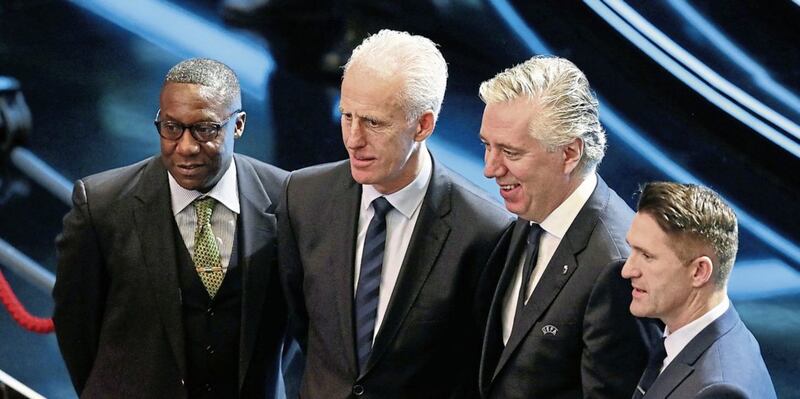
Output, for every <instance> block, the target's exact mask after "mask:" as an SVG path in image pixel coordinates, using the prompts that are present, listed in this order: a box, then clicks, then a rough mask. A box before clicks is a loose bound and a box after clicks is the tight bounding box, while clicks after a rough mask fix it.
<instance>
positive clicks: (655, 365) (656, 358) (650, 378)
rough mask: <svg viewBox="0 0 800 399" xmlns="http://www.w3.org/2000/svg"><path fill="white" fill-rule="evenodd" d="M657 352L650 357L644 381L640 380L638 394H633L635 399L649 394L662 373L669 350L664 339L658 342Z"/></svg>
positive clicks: (637, 388) (643, 376)
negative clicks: (649, 390) (648, 391)
mask: <svg viewBox="0 0 800 399" xmlns="http://www.w3.org/2000/svg"><path fill="white" fill-rule="evenodd" d="M656 345H657V346H656V347H655V350H654V351H653V353H652V354H651V355H650V360H649V361H648V362H647V368H646V369H645V370H644V374H642V379H641V380H639V385H638V386H637V387H636V392H634V394H633V399H640V398H642V397H643V396H644V394H645V393H647V390H648V389H650V387H651V386H652V385H653V383H654V382H655V381H656V378H658V374H659V373H661V365H663V364H664V358H666V357H667V349H666V348H665V347H664V338H663V337H662V338H661V340H659V341H658V343H657V344H656Z"/></svg>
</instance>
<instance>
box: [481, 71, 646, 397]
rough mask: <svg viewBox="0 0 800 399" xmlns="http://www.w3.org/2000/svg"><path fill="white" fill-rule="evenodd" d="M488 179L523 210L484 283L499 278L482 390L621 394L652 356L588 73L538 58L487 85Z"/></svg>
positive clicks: (626, 218) (628, 214)
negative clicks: (632, 286) (628, 268)
mask: <svg viewBox="0 0 800 399" xmlns="http://www.w3.org/2000/svg"><path fill="white" fill-rule="evenodd" d="M480 96H481V99H482V100H483V101H484V102H485V103H486V108H485V110H484V113H483V120H482V123H481V131H480V137H481V141H482V142H483V144H484V147H485V155H484V159H485V162H486V167H485V170H484V174H485V175H486V177H488V178H494V179H495V180H496V182H497V184H498V188H499V191H500V195H501V196H502V197H503V200H504V202H505V205H506V208H507V209H508V210H509V211H511V212H513V213H514V214H516V215H517V216H518V219H517V222H516V223H515V224H514V225H513V226H512V227H511V228H509V230H508V231H507V233H506V234H505V235H504V236H503V238H502V240H501V241H500V243H499V244H498V246H497V248H496V250H495V252H494V255H493V256H492V259H491V260H490V265H489V266H488V269H489V270H490V271H491V272H492V273H493V274H492V278H487V279H486V280H485V281H484V282H483V283H484V284H489V285H492V286H494V285H496V290H495V291H494V297H493V299H492V301H491V308H490V311H489V316H488V323H487V326H486V333H485V337H484V342H483V353H482V360H481V369H480V389H481V394H482V396H483V397H486V398H504V399H505V398H583V397H586V398H620V397H625V396H628V395H630V392H631V390H632V389H633V388H634V387H635V386H636V381H637V379H638V378H639V371H640V370H642V369H643V368H644V365H645V361H646V345H645V342H644V340H643V337H642V336H641V335H640V326H639V325H638V322H637V321H636V320H635V319H634V318H633V317H632V316H631V315H630V314H629V313H628V312H627V309H626V307H627V295H628V291H629V290H628V288H627V287H626V283H625V280H623V279H622V278H621V277H620V275H619V271H620V267H621V266H616V267H615V266H614V262H615V261H619V260H621V259H624V258H625V257H626V256H627V255H628V251H629V249H628V246H627V245H626V244H625V232H626V231H627V229H628V226H629V225H630V221H631V218H632V216H633V212H632V211H631V209H630V208H629V207H628V206H627V205H626V204H625V202H624V201H623V200H622V199H621V198H620V197H619V196H617V194H616V193H615V192H614V191H613V190H611V189H610V188H609V187H608V186H607V185H606V183H605V182H604V181H603V179H602V178H600V177H599V176H598V175H597V173H596V168H597V165H598V164H599V163H600V161H601V160H602V158H603V155H604V152H605V144H606V138H605V132H604V130H603V127H602V126H601V125H600V121H599V118H598V112H599V111H598V103H597V99H596V98H595V96H594V94H593V93H592V91H591V89H590V87H589V83H588V81H587V80H586V77H585V76H584V75H583V73H582V72H581V71H580V70H579V69H578V68H577V67H576V66H575V65H574V64H572V63H571V62H569V61H568V60H566V59H563V58H558V57H542V56H537V57H534V58H532V59H530V60H528V61H526V62H524V63H522V64H519V65H517V66H515V67H513V68H510V69H507V70H505V71H504V72H501V73H499V74H498V75H496V76H495V77H494V78H492V79H490V80H488V81H486V82H484V83H483V84H481V87H480Z"/></svg>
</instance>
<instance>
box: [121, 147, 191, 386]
mask: <svg viewBox="0 0 800 399" xmlns="http://www.w3.org/2000/svg"><path fill="white" fill-rule="evenodd" d="M134 197H135V198H136V199H137V200H138V203H137V204H136V206H135V207H134V211H133V213H134V220H135V223H136V225H135V226H134V229H135V230H136V232H137V233H138V234H139V242H140V243H141V245H142V249H141V250H142V255H143V257H144V260H145V262H144V264H145V269H146V271H147V275H148V278H149V280H150V287H151V289H152V290H153V297H154V298H155V299H156V305H157V307H158V311H159V313H160V316H161V321H162V323H163V324H164V331H166V333H167V339H168V340H169V343H170V346H171V347H172V351H173V354H174V355H175V360H176V362H177V364H178V370H179V371H180V375H181V376H183V377H185V376H186V349H185V346H184V345H185V343H184V333H183V318H182V313H181V292H180V288H179V287H180V284H179V282H178V275H177V273H178V266H177V261H176V256H177V255H176V253H175V246H176V245H177V243H176V242H175V232H174V227H173V226H174V224H175V223H174V217H173V215H172V206H171V203H170V193H169V181H168V180H167V171H166V169H164V167H163V166H162V164H161V159H160V158H158V157H153V158H152V159H151V160H150V162H148V164H147V166H146V167H145V170H144V171H143V172H142V178H141V179H140V180H139V183H138V184H137V187H136V188H135V190H134Z"/></svg>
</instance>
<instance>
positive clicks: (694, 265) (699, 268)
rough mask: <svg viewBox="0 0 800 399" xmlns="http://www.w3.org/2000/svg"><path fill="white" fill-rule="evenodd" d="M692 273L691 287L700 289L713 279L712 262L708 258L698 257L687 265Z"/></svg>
mask: <svg viewBox="0 0 800 399" xmlns="http://www.w3.org/2000/svg"><path fill="white" fill-rule="evenodd" d="M689 267H690V268H691V271H692V287H695V288H700V287H703V286H705V285H706V284H707V283H708V282H709V281H711V280H712V279H713V275H714V262H712V261H711V258H709V257H708V256H705V255H703V256H699V257H697V258H695V259H694V260H692V262H691V263H690V264H689Z"/></svg>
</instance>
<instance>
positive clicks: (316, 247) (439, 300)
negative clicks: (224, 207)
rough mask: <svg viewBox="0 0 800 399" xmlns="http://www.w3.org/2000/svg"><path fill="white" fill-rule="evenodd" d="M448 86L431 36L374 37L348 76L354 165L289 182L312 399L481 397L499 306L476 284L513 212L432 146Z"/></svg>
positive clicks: (345, 89)
mask: <svg viewBox="0 0 800 399" xmlns="http://www.w3.org/2000/svg"><path fill="white" fill-rule="evenodd" d="M446 82H447V65H446V63H445V61H444V58H443V57H442V55H441V53H440V52H439V50H438V49H437V48H436V45H435V44H434V43H433V42H431V41H430V40H429V39H427V38H424V37H421V36H414V35H410V34H408V33H405V32H396V31H391V30H382V31H380V32H378V33H377V34H375V35H372V36H370V37H368V38H367V39H366V40H364V42H363V43H362V44H361V45H359V46H358V47H357V48H356V49H355V50H354V51H353V54H352V56H351V58H350V60H349V61H348V62H347V65H345V68H344V77H343V79H342V87H341V89H342V92H341V94H342V97H341V102H340V105H339V110H340V111H341V126H342V140H343V142H344V145H345V147H346V149H347V152H348V154H349V159H348V160H345V161H341V162H336V163H332V164H325V165H319V166H315V167H311V168H307V169H303V170H300V171H297V172H295V173H293V174H292V176H291V178H290V180H289V183H288V184H287V187H286V191H285V195H286V197H285V201H284V202H283V204H282V205H281V207H280V208H279V211H278V214H279V216H278V224H279V234H280V236H281V239H280V247H279V253H280V257H281V263H282V272H283V282H284V284H285V290H286V293H287V295H288V304H289V309H290V313H291V314H290V325H291V328H292V332H293V335H294V336H295V337H297V339H298V341H299V343H300V347H301V348H302V350H303V352H304V354H305V358H306V359H305V360H306V364H305V370H304V374H303V378H302V383H301V387H300V391H301V396H302V397H307V398H346V397H351V396H362V397H374V398H412V397H433V398H451V397H475V396H477V394H478V391H477V375H478V362H479V359H480V346H481V341H480V335H481V333H482V331H483V322H482V320H481V317H480V309H481V304H484V303H487V302H488V300H489V298H488V296H480V295H478V294H477V291H476V288H477V286H478V282H479V281H480V280H481V278H482V273H483V271H484V266H485V265H486V261H487V260H488V257H489V253H490V252H491V250H492V248H493V247H494V245H495V244H496V242H497V240H498V239H499V238H500V235H501V233H502V232H503V230H505V228H506V227H507V226H508V225H509V224H510V222H511V217H510V215H509V214H508V213H507V212H505V211H504V210H503V209H502V207H500V206H499V205H498V204H495V203H494V202H493V201H491V200H490V199H488V197H486V196H485V194H483V193H481V192H480V191H479V190H478V189H477V188H474V187H473V186H471V185H470V184H469V183H468V182H466V181H465V180H464V179H463V178H461V177H459V176H458V175H456V174H455V173H454V172H452V171H450V170H448V169H447V168H446V167H444V166H443V165H442V164H440V163H438V162H437V161H436V160H435V158H433V157H432V156H431V154H430V153H429V151H428V149H427V147H426V145H425V142H426V139H427V138H428V137H429V136H430V135H431V134H432V133H433V130H434V128H435V126H436V121H437V116H438V114H439V110H440V108H441V104H442V100H443V98H444V92H445V86H446Z"/></svg>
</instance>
